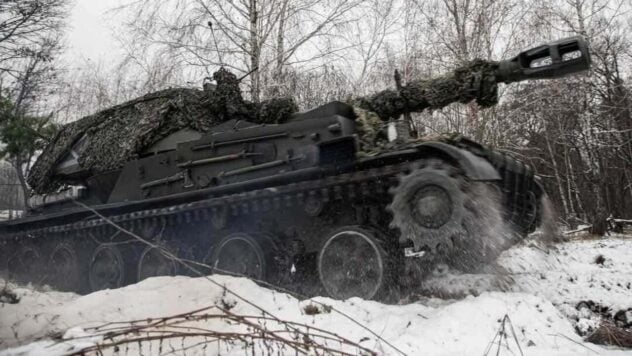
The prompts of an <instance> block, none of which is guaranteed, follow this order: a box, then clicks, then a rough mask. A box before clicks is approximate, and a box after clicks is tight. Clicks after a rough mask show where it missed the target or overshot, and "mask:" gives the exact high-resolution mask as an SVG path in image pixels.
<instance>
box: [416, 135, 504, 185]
mask: <svg viewBox="0 0 632 356" xmlns="http://www.w3.org/2000/svg"><path fill="white" fill-rule="evenodd" d="M415 148H417V149H418V150H419V151H422V152H423V151H429V152H431V153H433V155H435V156H436V155H438V156H439V157H446V156H447V158H449V159H451V160H452V161H454V162H456V163H457V164H458V166H459V167H461V168H462V169H463V171H464V173H465V175H466V176H467V177H468V178H470V179H471V180H475V181H492V180H500V179H501V177H500V175H499V174H498V171H497V170H496V168H494V166H493V165H492V164H491V163H490V162H489V161H488V160H486V159H485V158H483V157H479V156H477V155H475V154H473V153H472V152H469V151H467V150H465V149H461V148H458V147H456V146H453V145H450V144H447V143H443V142H436V141H435V142H426V143H422V144H420V145H417V146H416V147H415Z"/></svg>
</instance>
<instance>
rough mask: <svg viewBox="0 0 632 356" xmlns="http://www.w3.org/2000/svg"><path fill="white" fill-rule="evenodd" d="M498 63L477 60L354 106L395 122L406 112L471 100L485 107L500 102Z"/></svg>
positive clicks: (381, 93) (378, 94)
mask: <svg viewBox="0 0 632 356" xmlns="http://www.w3.org/2000/svg"><path fill="white" fill-rule="evenodd" d="M497 69H498V63H496V62H488V61H483V60H474V61H471V62H469V63H467V64H466V65H464V66H462V67H459V68H458V69H456V70H455V71H453V72H452V73H450V74H447V75H444V76H440V77H437V78H432V79H423V80H414V81H411V82H409V83H408V84H407V85H406V86H404V87H402V88H401V89H400V90H384V91H381V92H379V93H377V94H375V95H372V96H370V97H367V98H359V99H356V100H354V102H353V104H354V106H358V107H360V108H362V109H365V110H368V111H372V112H375V113H376V114H377V115H378V116H379V117H380V118H381V119H382V120H388V119H391V118H393V119H396V118H398V117H399V116H400V115H402V114H404V113H406V112H421V111H423V110H426V109H440V108H442V107H444V106H446V105H448V104H451V103H455V102H460V103H468V102H470V101H472V100H476V102H477V103H478V104H479V105H480V106H482V107H489V106H492V105H495V104H496V103H497V102H498V85H497V84H496V82H497V78H496V76H495V72H496V70H497Z"/></svg>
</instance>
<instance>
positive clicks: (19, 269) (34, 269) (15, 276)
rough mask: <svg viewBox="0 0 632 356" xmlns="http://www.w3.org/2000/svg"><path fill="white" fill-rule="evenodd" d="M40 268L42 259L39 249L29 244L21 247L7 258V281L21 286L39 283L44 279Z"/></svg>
mask: <svg viewBox="0 0 632 356" xmlns="http://www.w3.org/2000/svg"><path fill="white" fill-rule="evenodd" d="M41 267H42V258H41V255H40V253H39V249H38V248H37V247H35V246H32V245H30V244H25V245H22V246H20V247H18V249H17V251H16V252H15V253H14V254H13V255H12V256H11V257H9V261H8V272H9V279H11V280H14V281H16V282H17V283H21V284H24V283H28V282H34V283H41V282H42V280H43V279H44V276H43V273H42V268H41Z"/></svg>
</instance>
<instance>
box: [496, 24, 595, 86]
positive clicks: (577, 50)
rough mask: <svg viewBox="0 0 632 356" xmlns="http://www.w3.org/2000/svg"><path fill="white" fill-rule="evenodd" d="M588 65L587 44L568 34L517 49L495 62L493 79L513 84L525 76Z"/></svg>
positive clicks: (567, 71)
mask: <svg viewBox="0 0 632 356" xmlns="http://www.w3.org/2000/svg"><path fill="white" fill-rule="evenodd" d="M589 68H590V52H589V51H588V44H587V43H586V40H584V39H583V38H582V37H579V36H575V37H568V38H565V39H562V40H559V41H555V42H551V43H547V44H543V45H540V46H537V47H534V48H531V49H529V50H527V51H524V52H520V54H518V55H517V56H515V57H514V58H512V59H510V60H504V61H500V62H498V69H497V70H496V79H497V80H498V81H499V82H504V83H513V82H519V81H522V80H527V79H551V78H559V77H563V76H566V75H568V74H572V73H577V72H581V71H584V70H587V69H589Z"/></svg>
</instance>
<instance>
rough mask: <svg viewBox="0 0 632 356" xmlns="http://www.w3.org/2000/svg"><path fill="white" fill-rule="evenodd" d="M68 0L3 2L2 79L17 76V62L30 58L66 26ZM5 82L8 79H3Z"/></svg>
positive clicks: (0, 17)
mask: <svg viewBox="0 0 632 356" xmlns="http://www.w3.org/2000/svg"><path fill="white" fill-rule="evenodd" d="M67 4H68V1H67V0H3V1H1V2H0V80H3V78H2V77H3V76H4V75H11V76H13V77H17V76H18V75H19V73H20V68H16V67H15V65H14V63H15V62H16V61H20V60H24V59H28V58H31V57H32V56H33V51H34V48H38V47H41V46H42V44H44V43H46V42H48V41H49V40H50V34H51V33H52V32H57V31H59V29H60V28H61V27H62V26H63V19H64V17H65V15H66V6H67ZM4 80H6V79H4Z"/></svg>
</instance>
